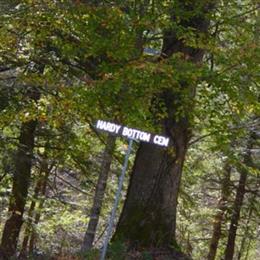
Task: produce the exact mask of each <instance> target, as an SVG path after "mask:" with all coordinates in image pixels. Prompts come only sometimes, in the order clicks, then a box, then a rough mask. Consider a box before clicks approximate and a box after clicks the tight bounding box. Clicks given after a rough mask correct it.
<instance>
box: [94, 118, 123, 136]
mask: <svg viewBox="0 0 260 260" xmlns="http://www.w3.org/2000/svg"><path fill="white" fill-rule="evenodd" d="M96 127H97V128H98V129H100V130H104V131H108V132H110V133H115V134H118V133H119V130H120V128H121V125H117V124H114V123H109V122H106V121H102V120H98V121H97V125H96Z"/></svg>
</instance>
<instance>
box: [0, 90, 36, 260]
mask: <svg viewBox="0 0 260 260" xmlns="http://www.w3.org/2000/svg"><path fill="white" fill-rule="evenodd" d="M28 96H29V98H30V99H32V100H34V101H37V100H38V99H39V97H40V94H39V92H38V91H37V90H36V89H34V90H32V92H30V91H29V92H28ZM36 125H37V121H36V120H30V121H28V122H24V123H22V125H21V130H20V137H19V146H18V150H17V153H16V155H15V158H14V161H15V171H14V176H13V187H12V195H11V198H10V204H9V213H10V217H9V219H8V220H7V221H6V223H5V225H4V230H3V235H2V241H1V249H0V251H1V252H0V255H3V258H4V259H5V258H6V259H10V258H11V257H13V256H14V255H15V253H16V247H17V242H18V237H19V233H20V230H21V226H22V224H23V213H24V208H25V203H26V199H27V194H28V188H29V183H30V178H31V166H32V156H33V148H34V134H35V129H36Z"/></svg>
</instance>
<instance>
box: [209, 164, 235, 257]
mask: <svg viewBox="0 0 260 260" xmlns="http://www.w3.org/2000/svg"><path fill="white" fill-rule="evenodd" d="M230 174H231V166H230V164H229V162H226V163H225V166H224V178H223V180H222V188H221V190H222V192H221V193H222V194H221V198H220V200H219V203H218V207H217V213H216V215H215V217H214V224H213V234H212V238H211V241H210V246H209V253H208V257H207V259H208V260H214V259H215V257H216V253H217V248H218V243H219V239H220V237H221V226H222V222H223V218H224V215H225V213H226V211H227V203H228V198H229V196H230Z"/></svg>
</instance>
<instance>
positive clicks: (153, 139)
mask: <svg viewBox="0 0 260 260" xmlns="http://www.w3.org/2000/svg"><path fill="white" fill-rule="evenodd" d="M96 128H97V129H100V130H103V131H107V132H109V133H111V134H116V135H121V136H124V137H126V138H129V139H136V140H140V141H142V142H147V143H152V144H156V145H160V146H165V147H167V146H168V145H169V141H170V139H169V137H165V136H162V135H153V134H150V133H147V132H144V131H141V130H138V129H134V128H129V127H127V126H121V125H118V124H115V123H110V122H106V121H103V120H98V121H97V124H96Z"/></svg>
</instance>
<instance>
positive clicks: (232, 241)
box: [224, 133, 255, 260]
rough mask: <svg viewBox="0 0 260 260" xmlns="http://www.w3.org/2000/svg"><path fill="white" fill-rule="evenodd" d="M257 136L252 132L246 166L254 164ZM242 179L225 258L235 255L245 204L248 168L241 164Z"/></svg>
mask: <svg viewBox="0 0 260 260" xmlns="http://www.w3.org/2000/svg"><path fill="white" fill-rule="evenodd" d="M254 139H255V136H254V134H253V133H251V135H250V137H249V140H248V145H247V147H246V152H245V155H244V159H243V163H244V165H245V166H251V165H252V158H251V149H252V147H253V144H254ZM239 171H240V179H239V184H238V187H237V191H236V198H235V201H234V206H233V210H232V216H231V222H230V227H229V232H228V241H227V245H226V249H225V257H224V259H225V260H232V259H233V256H234V250H235V240H236V233H237V228H238V221H239V218H240V211H241V208H242V205H243V199H244V195H245V192H246V190H245V188H246V181H247V175H248V170H247V169H245V167H244V166H243V165H242V166H240V169H239Z"/></svg>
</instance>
